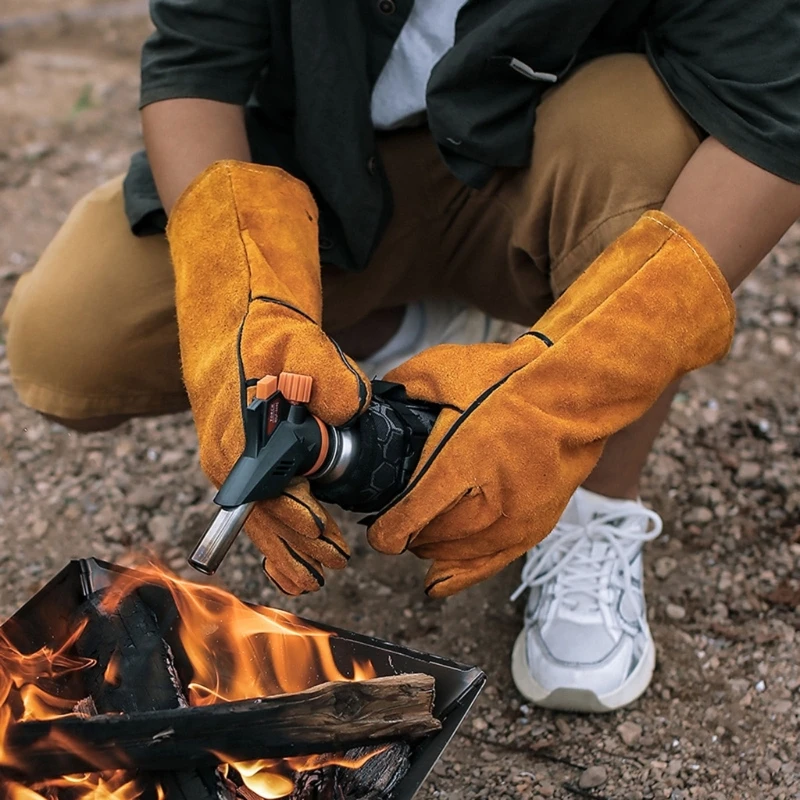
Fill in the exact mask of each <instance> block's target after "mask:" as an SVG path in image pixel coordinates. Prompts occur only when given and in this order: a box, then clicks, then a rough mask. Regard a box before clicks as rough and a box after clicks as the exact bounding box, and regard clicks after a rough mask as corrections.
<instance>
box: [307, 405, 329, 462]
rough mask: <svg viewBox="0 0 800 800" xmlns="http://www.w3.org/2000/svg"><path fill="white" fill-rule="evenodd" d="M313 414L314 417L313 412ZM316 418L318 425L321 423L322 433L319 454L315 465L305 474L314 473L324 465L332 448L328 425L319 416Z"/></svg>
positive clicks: (320, 430) (320, 432) (320, 429)
mask: <svg viewBox="0 0 800 800" xmlns="http://www.w3.org/2000/svg"><path fill="white" fill-rule="evenodd" d="M311 416H312V417H314V415H313V414H312V415H311ZM314 419H315V420H316V422H317V425H319V435H320V448H319V456H318V457H317V460H316V461H315V462H314V466H313V467H311V469H310V470H308V472H304V473H303V476H306V475H313V474H314V473H315V472H316V471H317V470H318V469H320V468H321V467H322V465H323V464H324V463H325V459H326V458H327V457H328V450H330V446H331V437H330V434H329V433H328V426H327V425H326V424H325V423H324V422H323V421H322V420H321V419H320V418H319V417H314Z"/></svg>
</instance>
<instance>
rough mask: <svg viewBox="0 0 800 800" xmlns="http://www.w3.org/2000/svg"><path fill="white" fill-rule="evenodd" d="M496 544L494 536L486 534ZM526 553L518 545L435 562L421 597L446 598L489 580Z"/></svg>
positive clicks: (491, 533)
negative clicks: (484, 553) (482, 554)
mask: <svg viewBox="0 0 800 800" xmlns="http://www.w3.org/2000/svg"><path fill="white" fill-rule="evenodd" d="M486 533H487V535H488V536H489V537H490V538H494V539H495V540H497V538H498V536H497V534H496V533H494V532H493V531H492V529H489V530H487V531H486ZM527 550H528V546H527V545H526V544H518V545H515V546H514V547H509V548H507V549H505V550H501V551H500V552H496V553H493V554H491V555H487V556H479V557H477V558H468V559H442V560H439V559H437V560H436V561H434V562H433V564H431V567H430V569H429V570H428V573H427V575H426V576H425V593H426V594H427V595H428V596H429V597H448V596H450V595H452V594H456V593H457V592H460V591H462V590H464V589H467V588H469V587H470V586H474V585H475V584H476V583H480V582H481V581H484V580H486V579H487V578H491V577H492V576H493V575H496V574H497V573H498V572H500V571H501V570H502V569H503V568H504V567H507V566H508V565H509V564H511V563H512V562H513V561H516V559H518V558H519V557H520V556H522V555H524V554H525V553H526V552H527Z"/></svg>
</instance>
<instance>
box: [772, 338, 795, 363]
mask: <svg viewBox="0 0 800 800" xmlns="http://www.w3.org/2000/svg"><path fill="white" fill-rule="evenodd" d="M793 351H794V347H792V342H791V340H790V339H789V337H788V336H775V337H773V339H772V352H773V353H775V355H778V356H785V357H787V358H788V357H789V356H791V355H792V352H793Z"/></svg>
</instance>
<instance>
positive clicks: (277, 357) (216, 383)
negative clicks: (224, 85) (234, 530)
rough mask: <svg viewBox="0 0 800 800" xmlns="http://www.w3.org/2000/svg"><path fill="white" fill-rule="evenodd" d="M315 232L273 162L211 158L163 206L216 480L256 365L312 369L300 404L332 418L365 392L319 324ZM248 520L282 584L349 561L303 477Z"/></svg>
mask: <svg viewBox="0 0 800 800" xmlns="http://www.w3.org/2000/svg"><path fill="white" fill-rule="evenodd" d="M317 236H318V233H317V207H316V204H315V202H314V199H313V197H312V196H311V192H310V191H309V190H308V188H307V187H306V186H305V184H303V183H302V182H300V181H298V180H296V179H295V178H293V177H292V176H290V175H289V174H287V173H286V172H284V171H283V170H280V169H277V168H274V167H261V166H256V165H254V164H244V163H239V162H235V161H222V162H219V163H217V164H214V165H212V166H211V167H209V168H208V169H207V170H206V171H205V172H204V173H203V174H202V175H200V176H199V177H198V178H197V179H196V180H195V181H194V182H193V183H192V185H191V186H190V187H189V188H188V189H187V190H186V191H185V192H184V194H183V195H182V196H181V198H180V199H179V200H178V202H177V204H176V205H175V208H174V209H173V211H172V214H171V216H170V220H169V225H168V227H167V237H168V239H169V244H170V251H171V254H172V261H173V265H174V268H175V290H176V305H177V313H178V332H179V337H180V347H181V360H182V366H183V377H184V382H185V384H186V388H187V390H188V393H189V401H190V403H191V406H192V411H193V412H194V419H195V425H196V427H197V435H198V438H199V442H200V461H201V464H202V467H203V470H204V471H205V473H206V474H207V475H208V477H209V478H210V479H211V480H212V481H213V482H214V484H215V485H217V486H219V485H220V484H221V483H222V481H224V480H225V478H226V477H227V475H228V472H229V471H230V469H231V467H232V465H233V464H234V462H235V461H236V459H237V458H238V457H239V455H240V454H241V452H242V448H243V446H244V428H243V412H244V409H245V408H246V406H247V404H248V402H249V401H250V400H251V399H252V394H253V391H254V389H253V387H254V384H255V382H256V381H257V380H258V379H260V378H262V377H264V376H265V375H268V374H272V375H277V374H279V373H280V372H283V371H287V372H299V373H304V374H308V375H311V376H312V377H313V378H314V389H313V393H312V395H311V401H310V402H309V408H310V410H311V411H312V413H314V414H316V415H317V416H318V417H319V418H320V419H322V420H323V421H325V422H327V423H329V424H331V425H342V424H344V423H346V422H347V421H348V420H350V419H351V418H353V417H354V416H356V415H357V414H359V413H360V412H361V411H362V410H363V409H364V408H366V406H367V405H368V403H369V401H370V394H371V388H370V383H369V381H368V380H367V379H366V377H365V376H364V375H363V374H362V373H361V371H360V370H359V369H358V367H357V366H356V365H355V364H354V363H353V362H352V361H351V360H350V359H349V358H347V357H346V356H345V355H344V354H343V353H342V351H341V350H340V349H339V347H338V345H337V344H336V343H335V342H334V341H333V340H331V339H330V338H328V336H326V334H325V333H324V332H323V331H322V329H321V327H320V320H321V318H322V288H321V277H320V263H319V256H318V240H317ZM245 529H246V530H247V532H248V534H249V535H250V537H251V538H252V540H253V541H254V542H255V544H256V545H257V546H258V548H259V549H260V550H261V551H262V552H263V553H264V555H265V557H266V558H265V562H264V567H265V570H266V572H267V574H268V575H269V577H270V578H272V580H273V581H275V583H276V584H277V585H278V586H279V587H280V588H281V589H282V590H283V591H284V592H286V593H288V594H299V593H301V592H305V591H312V590H314V589H317V588H319V587H320V586H321V585H322V584H323V583H324V569H325V568H326V567H327V568H329V569H341V568H342V567H344V566H345V564H346V563H347V559H348V556H349V553H348V548H347V545H346V543H345V541H344V539H343V538H342V536H341V533H340V532H339V530H338V528H337V526H336V525H335V523H334V522H333V521H332V520H331V519H330V518H329V516H328V514H327V513H326V511H325V510H324V509H323V508H322V506H321V505H319V503H317V502H316V501H315V500H314V498H313V497H312V496H311V492H310V491H309V487H308V482H307V481H306V480H304V479H298V480H297V481H295V482H294V483H293V484H292V485H291V486H290V487H289V488H287V490H286V492H285V493H284V495H283V496H282V497H280V498H275V499H273V500H268V501H264V502H262V503H259V504H258V505H257V506H256V508H255V509H254V511H253V513H252V514H251V516H250V518H249V519H248V522H247V524H246V526H245Z"/></svg>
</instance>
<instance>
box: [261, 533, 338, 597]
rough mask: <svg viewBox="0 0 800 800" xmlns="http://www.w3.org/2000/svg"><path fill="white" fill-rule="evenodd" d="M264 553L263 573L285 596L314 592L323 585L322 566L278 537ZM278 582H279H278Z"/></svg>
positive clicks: (274, 538)
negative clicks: (271, 579)
mask: <svg viewBox="0 0 800 800" xmlns="http://www.w3.org/2000/svg"><path fill="white" fill-rule="evenodd" d="M262 552H263V553H264V565H263V566H264V571H265V572H266V573H267V575H269V576H270V577H271V578H272V577H273V576H275V577H274V578H273V580H275V579H276V578H277V579H278V580H276V584H277V585H278V586H279V587H280V588H281V589H283V590H284V591H287V589H291V590H292V592H289V591H287V594H289V593H294V594H301V593H303V592H316V591H317V589H319V588H321V587H322V586H324V585H325V573H324V571H323V568H322V565H321V564H320V563H319V561H317V560H316V559H314V558H312V557H311V556H309V555H308V554H307V553H302V552H298V551H297V550H295V549H294V548H293V547H292V546H291V545H290V544H289V543H288V542H285V541H284V540H283V539H282V538H281V537H280V536H274V537H273V538H272V540H271V541H270V543H269V545H268V546H267V547H266V548H264V549H263V550H262ZM279 581H280V582H279Z"/></svg>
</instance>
